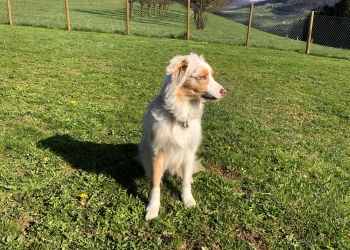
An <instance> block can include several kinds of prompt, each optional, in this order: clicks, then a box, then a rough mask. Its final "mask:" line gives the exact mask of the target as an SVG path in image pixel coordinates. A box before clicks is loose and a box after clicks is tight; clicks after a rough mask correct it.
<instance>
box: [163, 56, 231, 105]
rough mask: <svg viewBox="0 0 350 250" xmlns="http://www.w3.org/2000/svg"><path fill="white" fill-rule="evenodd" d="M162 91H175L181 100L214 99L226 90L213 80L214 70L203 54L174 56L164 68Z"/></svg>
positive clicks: (217, 98) (218, 97)
mask: <svg viewBox="0 0 350 250" xmlns="http://www.w3.org/2000/svg"><path fill="white" fill-rule="evenodd" d="M166 74H167V77H166V79H165V81H164V86H163V91H164V92H169V91H171V92H173V91H175V92H176V95H177V97H178V98H179V99H180V100H181V101H185V100H191V99H201V100H210V101H216V100H219V99H221V98H222V97H223V96H224V95H225V94H226V90H225V89H224V88H223V87H222V86H221V85H220V84H219V83H217V82H216V81H215V80H214V71H213V69H212V68H211V67H210V65H209V64H208V63H207V62H206V61H205V60H204V58H203V56H198V55H196V54H193V53H191V54H189V55H186V56H175V57H174V58H173V59H171V61H170V64H169V66H168V67H167V68H166Z"/></svg>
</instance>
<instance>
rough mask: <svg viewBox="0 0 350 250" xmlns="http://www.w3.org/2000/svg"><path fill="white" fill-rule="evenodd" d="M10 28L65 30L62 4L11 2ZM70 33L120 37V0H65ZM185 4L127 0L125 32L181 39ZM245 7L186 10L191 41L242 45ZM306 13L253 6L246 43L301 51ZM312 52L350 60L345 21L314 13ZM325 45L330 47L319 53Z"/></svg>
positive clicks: (1, 15) (3, 13)
mask: <svg viewBox="0 0 350 250" xmlns="http://www.w3.org/2000/svg"><path fill="white" fill-rule="evenodd" d="M10 2H11V10H12V21H13V25H30V26H39V27H46V28H57V29H67V19H66V8H65V1H64V0H60V1H53V0H10ZM68 2H69V19H70V28H71V29H72V30H92V31H101V32H109V33H121V34H125V33H126V30H127V27H126V26H127V25H126V13H127V10H126V2H125V1H124V0H69V1H68ZM186 3H187V1H184V2H179V1H177V2H174V1H171V0H138V1H136V0H129V1H128V4H129V6H130V8H129V15H130V19H129V20H130V33H131V34H135V35H144V36H152V37H171V38H181V39H183V38H186V37H187V35H188V29H187V21H188V20H187V16H188V13H187V4H186ZM249 12H250V9H249V8H233V7H229V6H227V7H222V6H221V7H212V6H210V7H208V8H206V9H205V11H204V12H202V13H200V14H198V12H195V11H194V6H191V11H190V13H189V14H190V29H189V31H190V34H189V35H190V39H192V40H197V41H210V42H220V43H229V44H238V45H245V44H246V39H247V30H248V27H247V26H248V23H249ZM309 18H310V12H305V13H288V12H277V11H275V10H274V8H273V6H272V5H269V4H267V5H264V6H259V8H254V11H253V18H252V26H251V27H252V29H251V33H250V43H249V44H250V45H252V46H257V47H273V48H278V49H285V50H293V51H299V52H304V51H305V47H306V38H307V32H308V25H309V21H310V20H309ZM0 23H2V24H8V23H9V18H8V14H7V0H0ZM311 41H312V46H311V53H312V54H321V55H327V56H335V57H346V58H350V50H349V49H350V18H345V17H334V16H320V15H315V17H314V21H313V33H312V40H311ZM324 46H327V47H330V48H327V49H324Z"/></svg>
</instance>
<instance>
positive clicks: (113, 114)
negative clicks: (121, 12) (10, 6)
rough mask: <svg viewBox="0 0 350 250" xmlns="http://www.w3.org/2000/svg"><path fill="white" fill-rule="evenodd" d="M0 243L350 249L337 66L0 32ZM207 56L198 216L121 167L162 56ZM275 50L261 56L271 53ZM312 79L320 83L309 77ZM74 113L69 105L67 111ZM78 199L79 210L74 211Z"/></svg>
mask: <svg viewBox="0 0 350 250" xmlns="http://www.w3.org/2000/svg"><path fill="white" fill-rule="evenodd" d="M0 31H1V33H3V34H7V35H6V36H5V37H3V40H2V41H1V42H0V57H1V58H2V59H3V60H0V98H1V102H0V107H1V110H2V112H1V113H0V123H1V128H0V137H1V138H2V140H0V165H1V166H2V170H1V175H0V221H1V223H0V235H1V238H0V244H1V246H2V248H33V249H46V248H50V249H54V248H55V249H56V248H57V249H59V248H69V249H73V248H84V249H115V248H128V249H130V248H137V249H142V248H147V249H148V248H169V249H179V248H180V249H181V248H185V249H188V248H192V249H200V248H201V247H207V248H208V249H219V248H227V249H251V248H252V247H255V248H257V249H290V248H297V249H301V248H303V249H312V248H315V249H320V248H340V249H347V248H349V247H350V240H349V235H350V232H349V228H350V227H349V226H350V225H349V224H350V223H349V205H350V204H349V186H350V185H349V181H350V176H349V170H350V165H349V159H350V145H349V143H350V136H349V135H350V134H349V133H350V131H349V115H350V110H349V106H350V103H349V102H350V101H349V100H350V98H349V97H350V96H349V95H350V88H349V85H348V84H347V82H348V79H349V77H350V75H349V71H348V70H347V69H348V68H349V66H350V65H349V64H350V63H349V61H348V60H339V59H338V60H336V59H331V58H323V57H314V56H306V55H302V54H300V53H295V52H288V51H279V50H274V51H272V50H269V49H262V48H253V47H239V46H232V45H231V46H230V45H223V44H215V43H200V42H193V41H183V40H171V39H160V38H159V39H155V38H146V37H136V36H120V35H111V34H97V33H92V32H90V33H87V32H68V31H59V30H45V29H39V28H36V29H34V28H30V27H8V26H0ZM191 51H193V52H196V53H203V54H204V56H205V57H206V58H207V60H208V62H209V63H210V64H211V65H212V66H213V68H214V70H215V72H216V80H217V81H218V82H220V83H221V84H222V85H223V86H225V87H226V88H227V89H228V95H227V96H226V97H225V98H224V99H223V100H221V101H220V102H218V103H207V104H206V107H205V113H204V117H203V133H204V135H203V137H204V138H203V143H202V146H201V147H200V150H199V152H198V153H199V156H200V158H201V159H202V163H203V165H204V166H205V167H206V168H207V169H208V171H207V172H205V173H201V174H198V175H197V176H196V177H195V182H194V184H193V193H194V196H195V198H196V200H197V203H198V205H197V206H196V207H194V208H191V209H186V208H184V207H183V205H182V203H181V202H180V200H181V198H180V191H179V190H180V186H181V184H180V181H179V180H178V179H174V178H170V177H166V178H165V180H164V184H163V188H162V201H161V202H162V208H161V211H160V216H159V218H157V219H155V220H152V221H150V222H146V221H145V220H144V218H143V217H144V214H143V211H144V209H145V206H146V203H147V202H146V201H147V197H148V194H147V192H148V184H147V181H146V180H145V178H144V177H143V171H142V169H141V168H140V166H139V165H138V164H137V163H136V162H135V161H134V160H133V157H135V155H136V151H137V150H136V149H137V144H138V142H139V140H140V138H141V136H142V131H141V117H142V113H143V111H144V110H145V109H146V107H147V104H148V103H149V101H150V100H151V99H152V98H153V97H154V95H156V94H157V93H158V92H159V90H160V87H161V83H162V79H163V77H164V72H165V67H166V65H167V62H168V61H169V60H170V59H171V57H172V56H174V55H177V54H185V53H189V52H191ZM272 52H273V53H272ZM320 69H322V70H320ZM72 100H74V101H75V102H71V101H72ZM82 193H86V194H87V195H88V197H87V198H86V199H82V198H80V195H81V194H82Z"/></svg>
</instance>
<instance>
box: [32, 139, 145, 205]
mask: <svg viewBox="0 0 350 250" xmlns="http://www.w3.org/2000/svg"><path fill="white" fill-rule="evenodd" d="M38 146H39V147H41V148H44V149H49V150H50V151H51V152H53V153H55V154H57V155H59V156H61V157H62V158H63V159H64V160H65V161H66V162H68V163H69V164H70V165H71V166H72V167H73V168H75V169H80V170H84V171H88V172H94V173H103V174H106V175H109V176H111V177H112V178H114V179H115V181H116V182H117V183H119V184H120V185H121V186H122V187H123V188H124V189H126V191H127V193H128V194H129V195H133V196H134V197H139V198H141V199H142V200H144V201H145V199H146V198H145V197H143V195H142V194H141V192H139V191H138V187H137V184H136V181H137V180H139V179H142V178H144V176H145V175H144V172H143V169H142V167H141V165H140V164H139V163H138V162H137V160H136V159H135V156H136V155H137V145H136V144H133V143H127V144H104V143H101V144H99V143H95V142H87V141H79V140H76V139H74V138H72V137H71V136H69V135H55V136H53V137H50V138H47V139H44V140H41V141H39V142H38Z"/></svg>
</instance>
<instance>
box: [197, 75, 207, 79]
mask: <svg viewBox="0 0 350 250" xmlns="http://www.w3.org/2000/svg"><path fill="white" fill-rule="evenodd" d="M198 80H207V76H206V75H203V76H198Z"/></svg>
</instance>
